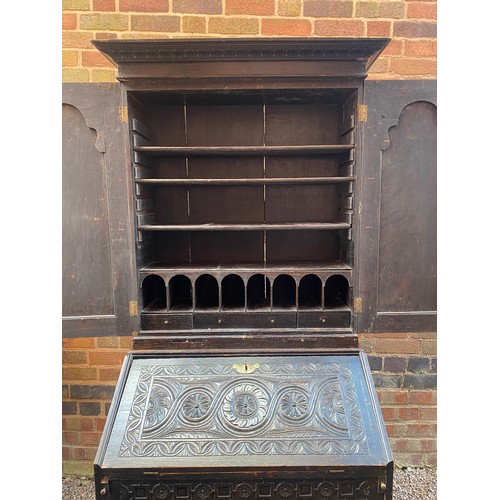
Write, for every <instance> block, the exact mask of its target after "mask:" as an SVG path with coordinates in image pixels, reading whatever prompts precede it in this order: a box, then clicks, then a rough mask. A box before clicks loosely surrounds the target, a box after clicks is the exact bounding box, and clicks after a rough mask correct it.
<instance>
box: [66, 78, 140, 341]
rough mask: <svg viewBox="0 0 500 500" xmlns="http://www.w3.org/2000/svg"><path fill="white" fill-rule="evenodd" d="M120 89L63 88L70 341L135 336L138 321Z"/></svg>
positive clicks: (103, 86) (101, 86)
mask: <svg viewBox="0 0 500 500" xmlns="http://www.w3.org/2000/svg"><path fill="white" fill-rule="evenodd" d="M121 102H122V94H121V89H120V88H119V86H118V84H63V127H62V133H63V137H62V171H63V174H62V197H63V212H62V217H63V219H62V221H63V225H62V232H63V234H62V237H63V256H62V265H63V294H62V297H63V328H62V331H63V335H64V336H67V337H79V336H101V335H130V334H131V333H132V332H133V331H137V330H138V317H131V316H130V314H129V302H130V301H133V300H137V287H136V285H135V283H134V279H133V278H132V276H133V275H134V272H133V260H134V255H135V253H134V252H135V249H134V246H133V241H134V237H133V226H132V224H131V221H132V218H131V217H132V210H133V207H132V206H131V204H130V203H129V198H128V197H127V196H125V195H124V193H126V191H127V182H128V177H127V172H126V171H125V170H124V169H123V165H124V164H125V163H126V158H127V150H126V148H125V137H126V135H125V130H126V129H125V124H124V123H123V122H121V120H120V117H119V114H118V107H119V106H120V105H121Z"/></svg>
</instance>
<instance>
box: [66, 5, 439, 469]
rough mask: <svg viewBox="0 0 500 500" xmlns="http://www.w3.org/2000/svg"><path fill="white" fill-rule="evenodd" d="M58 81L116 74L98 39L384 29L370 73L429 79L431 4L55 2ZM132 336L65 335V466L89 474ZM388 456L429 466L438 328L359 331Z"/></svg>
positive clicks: (377, 33) (361, 33) (433, 45)
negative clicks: (383, 43) (384, 41)
mask: <svg viewBox="0 0 500 500" xmlns="http://www.w3.org/2000/svg"><path fill="white" fill-rule="evenodd" d="M62 6H63V13H62V16H63V17H62V29H63V32H62V66H63V81H65V82H114V81H115V75H116V71H115V69H114V66H113V65H112V64H111V63H110V62H109V61H108V60H107V59H106V58H105V57H103V56H102V55H101V54H100V53H99V52H98V51H97V50H96V49H94V48H93V46H92V45H91V43H90V42H91V40H93V39H96V38H171V37H185V38H192V37H229V36H230V37H234V36H244V37H253V36H255V37H259V36H265V37H272V36H307V37H309V36H310V37H321V36H328V37H391V38H392V41H391V43H390V44H389V45H388V47H387V48H386V49H385V51H384V52H383V54H382V55H381V57H380V58H379V59H378V60H377V61H376V62H375V64H374V65H373V66H372V68H371V70H370V73H369V78H372V79H415V78H436V53H437V41H436V34H437V30H436V28H437V24H436V2H435V1H420V0H409V1H406V0H404V1H403V0H368V1H365V0H63V2H62ZM131 345H132V339H131V338H116V337H104V338H86V339H65V340H64V341H63V465H64V471H65V472H66V473H68V474H70V473H78V474H81V473H91V472H92V461H93V459H94V456H95V452H96V449H97V445H98V442H99V437H100V434H101V432H102V429H103V426H104V422H105V419H106V413H107V410H108V407H109V403H110V400H111V397H112V393H113V391H114V387H115V384H116V380H117V378H118V374H119V371H120V366H121V363H122V360H123V357H124V355H125V353H126V352H127V351H128V350H129V349H130V348H131ZM361 345H362V347H363V348H364V349H365V351H366V352H367V353H368V355H369V359H370V365H371V367H372V370H373V375H374V379H375V384H376V386H377V391H378V395H379V399H380V403H381V405H382V412H383V414H384V418H385V421H386V424H387V430H388V434H389V436H390V440H391V444H392V448H393V451H394V453H395V457H396V461H397V463H398V464H400V465H414V466H426V465H431V466H432V465H435V464H436V334H435V333H432V334H418V333H414V334H377V335H364V336H361Z"/></svg>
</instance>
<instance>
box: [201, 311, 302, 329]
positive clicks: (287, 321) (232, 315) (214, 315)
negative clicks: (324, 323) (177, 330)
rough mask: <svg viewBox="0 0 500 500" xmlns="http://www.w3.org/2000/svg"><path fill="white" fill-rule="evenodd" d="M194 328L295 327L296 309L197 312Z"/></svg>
mask: <svg viewBox="0 0 500 500" xmlns="http://www.w3.org/2000/svg"><path fill="white" fill-rule="evenodd" d="M193 323H194V328H238V329H239V328H295V327H296V326H297V314H296V312H295V311H285V312H283V311H279V312H276V311H274V312H273V311H266V312H260V311H259V312H251V311H247V312H243V311H242V312H229V311H219V312H215V311H214V312H195V313H194V321H193Z"/></svg>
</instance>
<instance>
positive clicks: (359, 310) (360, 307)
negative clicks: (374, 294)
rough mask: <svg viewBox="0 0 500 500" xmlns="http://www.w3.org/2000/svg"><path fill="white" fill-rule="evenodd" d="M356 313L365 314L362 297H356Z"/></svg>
mask: <svg viewBox="0 0 500 500" xmlns="http://www.w3.org/2000/svg"><path fill="white" fill-rule="evenodd" d="M354 312H355V313H356V314H361V313H362V312H363V299H362V298H361V297H354Z"/></svg>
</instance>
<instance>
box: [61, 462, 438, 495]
mask: <svg viewBox="0 0 500 500" xmlns="http://www.w3.org/2000/svg"><path fill="white" fill-rule="evenodd" d="M436 479H437V478H436V469H413V468H407V469H396V470H395V471H394V496H393V500H436V498H437V486H436ZM62 498H63V500H95V496H94V482H93V480H92V479H91V478H79V477H67V478H63V480H62Z"/></svg>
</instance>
